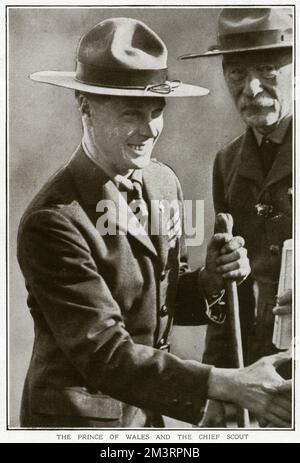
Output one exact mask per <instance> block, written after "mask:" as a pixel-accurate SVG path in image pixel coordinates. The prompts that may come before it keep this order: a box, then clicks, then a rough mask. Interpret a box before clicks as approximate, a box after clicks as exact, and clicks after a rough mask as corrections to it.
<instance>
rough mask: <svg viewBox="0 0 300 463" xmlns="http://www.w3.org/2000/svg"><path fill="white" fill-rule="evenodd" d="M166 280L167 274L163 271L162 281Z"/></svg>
mask: <svg viewBox="0 0 300 463" xmlns="http://www.w3.org/2000/svg"><path fill="white" fill-rule="evenodd" d="M165 279H166V272H165V271H162V272H161V274H160V281H164V280H165Z"/></svg>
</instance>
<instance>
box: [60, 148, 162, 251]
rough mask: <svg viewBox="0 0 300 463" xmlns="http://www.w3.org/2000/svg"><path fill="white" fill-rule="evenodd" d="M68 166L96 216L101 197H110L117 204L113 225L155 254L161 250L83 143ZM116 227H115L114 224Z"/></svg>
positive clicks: (110, 216) (110, 213)
mask: <svg viewBox="0 0 300 463" xmlns="http://www.w3.org/2000/svg"><path fill="white" fill-rule="evenodd" d="M67 168H68V169H69V170H70V172H71V175H72V177H73V180H74V181H75V184H76V187H77V189H78V191H79V193H80V196H81V198H82V202H83V204H84V205H85V206H88V207H89V210H91V209H92V210H93V211H94V212H95V214H94V213H93V216H96V211H97V204H98V203H99V201H101V200H103V199H104V200H108V201H112V202H113V203H114V208H109V207H108V208H107V209H108V210H107V212H106V217H107V220H108V221H109V223H110V224H112V226H114V225H116V229H117V230H119V231H118V233H119V234H122V235H123V234H124V235H126V234H127V233H129V234H130V235H131V236H132V237H134V238H135V239H136V240H137V241H139V242H140V243H141V244H142V245H143V246H145V247H146V248H147V249H148V250H149V251H151V252H152V253H153V254H154V255H155V256H157V251H156V249H155V247H154V245H153V243H152V241H151V239H150V238H149V236H148V235H147V234H146V233H145V230H144V229H143V227H141V225H140V223H139V221H138V220H137V218H136V217H135V215H134V213H133V212H132V210H131V209H130V207H129V206H128V204H127V202H126V200H125V199H124V196H123V195H122V194H121V193H120V192H119V190H118V188H117V187H116V185H115V184H114V182H113V181H112V180H110V179H109V178H108V176H107V175H106V174H105V173H104V172H103V171H102V170H101V169H100V167H98V166H97V165H96V164H95V163H94V162H93V161H91V160H90V159H89V158H88V157H87V156H86V155H85V153H84V151H83V149H82V146H81V145H80V146H79V147H78V149H77V150H76V151H75V153H74V155H73V156H72V158H71V160H70V162H69V164H68V166H67ZM112 229H114V227H112Z"/></svg>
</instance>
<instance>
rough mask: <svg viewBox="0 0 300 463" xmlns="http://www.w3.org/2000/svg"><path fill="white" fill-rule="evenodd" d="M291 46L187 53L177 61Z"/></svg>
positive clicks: (266, 46) (274, 45)
mask: <svg viewBox="0 0 300 463" xmlns="http://www.w3.org/2000/svg"><path fill="white" fill-rule="evenodd" d="M290 47H292V44H287V43H283V44H278V43H276V44H272V45H262V46H258V47H249V48H233V49H231V50H219V49H217V48H216V49H214V50H208V51H206V52H205V53H188V54H186V55H181V56H179V57H178V59H181V60H185V59H194V58H209V57H211V56H219V55H229V54H234V53H244V52H249V51H259V50H273V49H275V48H290Z"/></svg>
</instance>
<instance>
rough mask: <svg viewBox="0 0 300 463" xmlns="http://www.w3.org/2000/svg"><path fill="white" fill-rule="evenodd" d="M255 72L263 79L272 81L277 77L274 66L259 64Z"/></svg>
mask: <svg viewBox="0 0 300 463" xmlns="http://www.w3.org/2000/svg"><path fill="white" fill-rule="evenodd" d="M256 70H257V72H258V73H259V75H260V76H261V77H263V78H264V79H274V77H276V76H277V68H276V66H275V65H274V64H261V65H260V66H257V67H256Z"/></svg>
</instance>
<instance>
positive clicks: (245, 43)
mask: <svg viewBox="0 0 300 463" xmlns="http://www.w3.org/2000/svg"><path fill="white" fill-rule="evenodd" d="M291 40H292V29H285V30H278V29H276V30H268V31H255V32H254V31H253V32H243V33H239V34H226V35H219V43H220V47H221V48H222V50H224V51H225V50H232V49H235V48H238V49H240V48H251V47H263V46H266V45H276V44H278V45H282V46H284V45H285V44H286V46H291V45H292V42H291Z"/></svg>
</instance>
